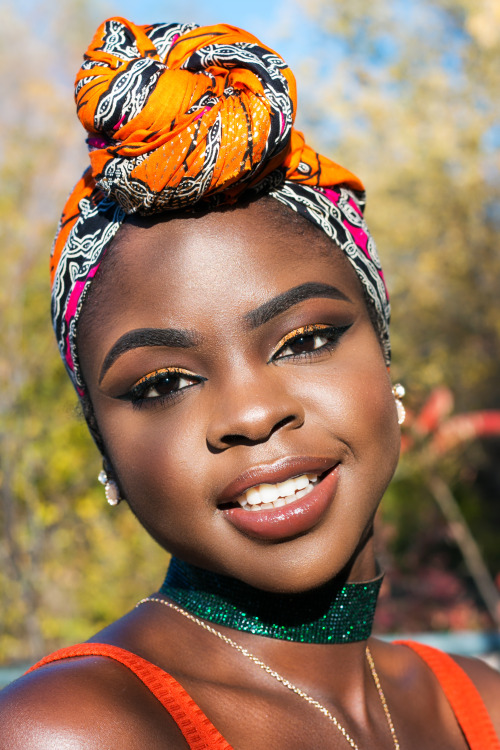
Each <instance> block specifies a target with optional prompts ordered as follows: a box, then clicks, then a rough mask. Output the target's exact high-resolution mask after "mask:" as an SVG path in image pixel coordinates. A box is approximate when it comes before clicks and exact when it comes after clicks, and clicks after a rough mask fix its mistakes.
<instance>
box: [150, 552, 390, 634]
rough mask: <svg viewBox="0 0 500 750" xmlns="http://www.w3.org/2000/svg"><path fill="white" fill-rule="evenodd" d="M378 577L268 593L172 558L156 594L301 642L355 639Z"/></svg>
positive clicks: (369, 614)
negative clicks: (301, 589) (291, 592)
mask: <svg viewBox="0 0 500 750" xmlns="http://www.w3.org/2000/svg"><path fill="white" fill-rule="evenodd" d="M382 579H383V575H380V576H378V577H377V578H375V579H373V580H371V581H363V582H362V583H351V582H347V583H341V584H339V583H338V581H331V582H329V583H327V584H325V585H324V586H321V587H320V588H318V589H314V590H313V591H308V592H306V593H302V594H272V593H269V592H267V591H261V590H260V589H256V588H253V586H249V585H248V584H246V583H243V582H242V581H238V580H236V579H234V578H228V577H226V576H222V575H218V574H217V573H211V572H209V571H207V570H203V569H201V568H197V567H195V566H194V565H190V564H188V563H185V562H182V561H181V560H178V559H177V558H175V557H172V560H171V562H170V566H169V569H168V571H167V577H166V578H165V582H164V583H163V586H162V587H161V589H160V593H161V594H163V595H164V596H166V597H168V598H169V599H171V600H172V601H173V602H175V603H176V604H178V605H179V606H180V607H183V608H184V609H186V610H187V611H188V612H190V613H191V614H193V615H196V616H197V617H200V618H201V619H203V620H207V621H208V622H212V623H216V624H218V625H225V626H226V627H228V628H234V629H235V630H240V631H245V632H248V633H253V634H254V635H263V636H267V637H268V638H277V639H279V640H284V641H297V642H300V643H354V642H356V641H364V640H366V639H367V638H368V637H369V636H370V634H371V630H372V623H373V617H374V614H375V606H376V603H377V596H378V593H379V590H380V586H381V584H382Z"/></svg>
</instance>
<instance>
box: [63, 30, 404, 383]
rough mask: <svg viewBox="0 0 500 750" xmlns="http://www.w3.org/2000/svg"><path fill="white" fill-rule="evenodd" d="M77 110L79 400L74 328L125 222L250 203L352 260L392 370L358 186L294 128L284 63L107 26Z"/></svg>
mask: <svg viewBox="0 0 500 750" xmlns="http://www.w3.org/2000/svg"><path fill="white" fill-rule="evenodd" d="M75 98H76V105H77V112H78V116H79V118H80V120H81V122H82V124H83V126H84V127H85V129H86V130H87V133H88V140H87V143H88V146H89V151H90V162H91V166H90V167H89V168H88V169H87V170H86V172H85V173H84V174H83V177H82V178H81V179H80V181H79V182H78V183H77V185H76V187H75V188H74V190H73V192H72V193H71V195H70V197H69V199H68V201H67V203H66V206H65V208H64V211H63V215H62V217H61V221H60V225H59V229H58V233H57V236H56V239H55V243H54V247H53V251H52V256H51V282H52V318H53V323H54V329H55V332H56V337H57V341H58V345H59V349H60V352H61V355H62V357H63V360H64V363H65V365H66V368H67V370H68V372H69V375H70V377H71V379H72V381H73V383H74V385H75V387H76V389H77V391H78V393H79V395H80V396H83V395H84V394H85V383H84V381H83V379H82V375H81V372H80V367H79V363H78V357H77V349H76V332H77V323H78V318H79V315H80V312H81V309H82V305H83V303H84V300H85V297H86V295H87V293H88V290H89V288H90V285H91V283H92V280H93V278H94V276H95V274H96V272H97V270H98V268H99V265H100V262H101V260H102V258H103V255H104V253H105V252H106V249H107V247H108V246H109V244H110V242H111V241H112V239H113V237H114V236H115V235H116V232H117V231H118V229H119V228H120V226H121V225H122V223H123V222H124V221H125V220H126V217H127V215H128V214H133V213H138V214H141V215H147V214H152V213H161V212H162V213H164V212H168V211H172V210H176V211H178V210H193V209H196V208H203V207H205V208H206V207H207V206H214V207H215V206H218V205H223V204H227V203H234V202H235V201H237V200H238V198H239V197H240V196H242V195H243V194H244V195H245V197H252V196H259V195H270V196H272V197H273V198H275V199H276V200H279V201H281V202H282V203H284V204H286V205H287V206H289V207H290V208H291V209H292V210H294V211H296V212H298V213H299V214H301V215H302V216H304V217H306V218H307V219H308V220H309V221H311V222H312V223H313V224H315V225H316V226H318V227H320V228H321V229H322V230H323V231H324V232H325V233H326V234H327V235H328V237H330V238H331V239H332V240H333V241H334V243H335V244H336V245H338V247H339V248H340V249H341V250H342V251H343V252H344V253H345V255H346V256H347V258H348V259H349V261H350V262H351V263H352V265H353V267H354V270H355V271H356V273H357V275H358V277H359V279H360V280H361V283H362V285H363V289H364V292H365V295H366V296H367V298H368V300H369V302H370V303H371V304H372V305H373V307H374V310H375V313H376V315H375V317H376V321H377V328H378V333H379V336H380V340H381V343H382V346H383V348H384V352H385V357H386V361H387V363H388V362H389V359H390V346H389V334H388V324H389V316H390V308H389V301H388V295H387V290H386V287H385V282H384V277H383V273H382V269H381V266H380V262H379V259H378V255H377V251H376V248H375V243H374V242H373V239H372V237H371V236H370V234H369V231H368V228H367V226H366V223H365V221H364V219H363V209H364V188H363V184H362V183H361V182H360V180H359V179H358V178H357V177H356V176H355V175H354V174H352V173H351V172H349V171H348V170H347V169H344V167H341V166H340V165H338V164H336V163H334V162H333V161H331V160H330V159H327V158H325V157H323V156H321V155H320V154H317V153H316V152H315V151H313V150H312V149H311V148H310V147H309V146H307V145H306V143H305V141H304V137H303V135H302V133H300V132H298V131H297V130H295V128H294V127H293V123H294V119H295V111H296V87H295V79H294V76H293V73H292V72H291V70H290V69H289V68H288V66H287V65H286V63H285V62H284V61H283V59H282V58H281V57H280V56H279V55H277V54H276V52H273V50H271V49H269V47H266V46H265V45H263V44H262V43H261V42H259V40H258V39H256V38H255V37H254V36H252V35H251V34H249V33H247V32H245V31H242V30H241V29H238V28H235V27H234V26H227V25H225V24H219V25H216V26H206V27H198V26H197V25H196V24H176V23H171V24H153V25H151V26H136V25H134V24H133V23H130V22H129V21H127V20H125V19H123V18H111V19H109V20H108V21H105V22H104V23H103V24H102V25H101V26H100V27H99V29H98V30H97V32H96V34H95V36H94V38H93V40H92V43H91V44H90V47H89V48H88V50H87V52H86V54H85V56H84V63H83V65H82V67H81V69H80V71H79V72H78V75H77V78H76V88H75Z"/></svg>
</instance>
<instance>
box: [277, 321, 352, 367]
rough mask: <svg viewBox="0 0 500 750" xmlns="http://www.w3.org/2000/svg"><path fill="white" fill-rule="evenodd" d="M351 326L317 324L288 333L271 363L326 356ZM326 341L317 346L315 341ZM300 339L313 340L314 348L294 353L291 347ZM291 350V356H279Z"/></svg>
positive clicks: (278, 345) (279, 343)
mask: <svg viewBox="0 0 500 750" xmlns="http://www.w3.org/2000/svg"><path fill="white" fill-rule="evenodd" d="M350 327H351V326H350V325H347V326H328V325H324V324H317V325H308V326H302V327H301V328H297V329H296V330H295V331H291V332H290V333H287V335H286V336H283V338H282V339H281V341H279V342H278V344H277V346H276V348H275V350H274V352H273V354H272V356H271V359H270V360H269V361H273V360H274V361H279V360H281V359H286V360H295V359H304V358H310V357H317V356H319V355H321V354H324V353H325V351H331V350H332V349H334V348H335V346H336V345H337V343H338V341H339V339H340V337H341V336H342V335H343V334H344V333H345V332H346V331H347V330H348V329H349V328H350ZM316 338H318V339H326V342H325V343H319V344H318V345H317V346H315V344H316V343H317V342H316V341H315V339H316ZM300 339H304V340H306V341H307V340H309V341H310V340H311V339H312V342H311V343H313V345H314V348H313V349H311V350H310V351H304V352H298V353H297V352H292V351H291V347H292V346H293V344H294V343H297V342H298V341H299V340H300ZM287 348H289V349H290V351H291V353H290V354H283V353H281V356H278V355H279V354H280V352H282V350H284V351H286V349H287Z"/></svg>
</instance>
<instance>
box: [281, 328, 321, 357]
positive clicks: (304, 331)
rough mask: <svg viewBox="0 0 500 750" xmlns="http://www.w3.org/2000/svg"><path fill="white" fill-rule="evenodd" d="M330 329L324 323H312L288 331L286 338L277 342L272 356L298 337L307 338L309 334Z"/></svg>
mask: <svg viewBox="0 0 500 750" xmlns="http://www.w3.org/2000/svg"><path fill="white" fill-rule="evenodd" d="M331 328H332V326H329V325H327V324H326V323H314V324H310V325H307V326H301V327H300V328H296V329H295V330H293V331H290V333H287V334H286V336H283V338H282V339H280V340H279V341H278V343H277V344H276V346H275V347H274V350H273V355H274V354H276V352H279V350H280V349H282V348H283V347H284V346H285V344H287V343H288V342H289V341H291V340H293V339H296V338H299V337H300V336H308V335H310V334H311V333H316V332H318V331H324V330H325V329H328V330H330V329H331Z"/></svg>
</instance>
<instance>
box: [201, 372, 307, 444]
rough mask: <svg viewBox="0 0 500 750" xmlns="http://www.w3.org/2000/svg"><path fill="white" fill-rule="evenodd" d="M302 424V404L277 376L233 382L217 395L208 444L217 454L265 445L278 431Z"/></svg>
mask: <svg viewBox="0 0 500 750" xmlns="http://www.w3.org/2000/svg"><path fill="white" fill-rule="evenodd" d="M268 367H269V366H268ZM266 369H267V368H266ZM303 423H304V409H303V407H302V404H301V403H300V401H298V400H297V399H296V398H295V397H294V396H293V395H292V394H290V393H289V392H288V391H287V390H286V389H285V388H283V383H282V382H281V380H280V379H279V378H278V377H276V374H274V373H266V375H264V376H262V377H258V378H249V377H246V378H243V379H239V380H235V379H232V380H230V382H229V383H228V385H227V386H226V387H225V388H223V389H222V390H219V391H218V395H217V401H216V403H215V404H214V408H213V412H212V416H211V418H210V420H209V424H208V425H207V443H208V445H209V447H211V448H212V450H218V451H221V450H225V449H227V448H229V447H231V446H233V445H254V444H257V443H263V442H266V441H267V440H269V438H270V437H271V436H272V435H273V434H274V433H275V432H277V431H278V430H281V429H297V428H298V427H300V426H301V425H302V424H303Z"/></svg>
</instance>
